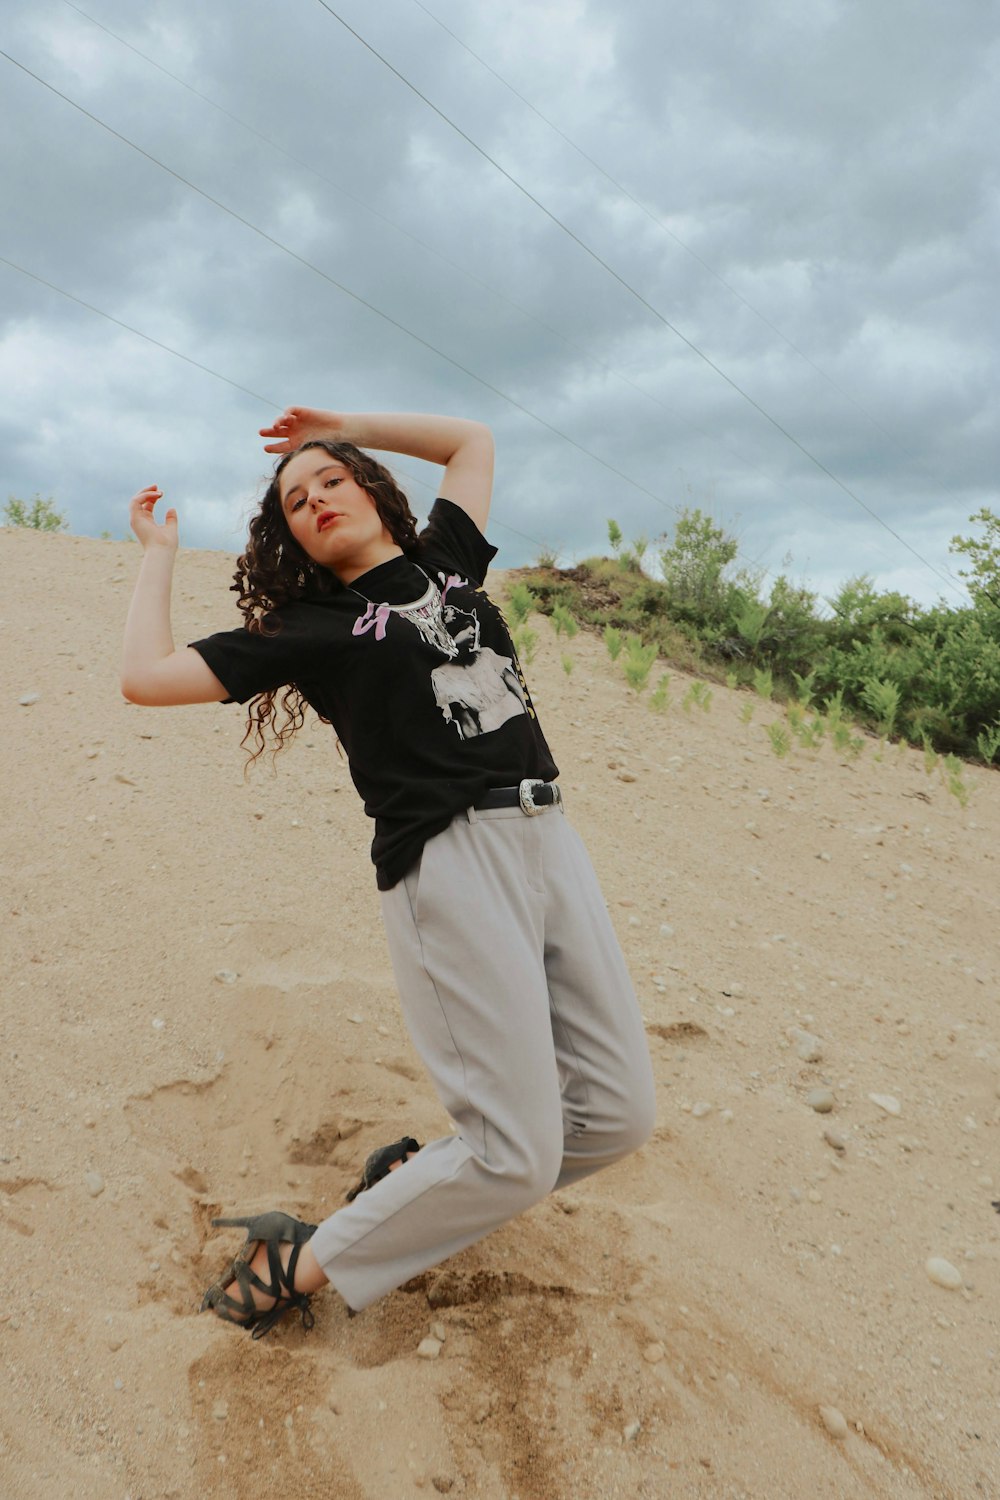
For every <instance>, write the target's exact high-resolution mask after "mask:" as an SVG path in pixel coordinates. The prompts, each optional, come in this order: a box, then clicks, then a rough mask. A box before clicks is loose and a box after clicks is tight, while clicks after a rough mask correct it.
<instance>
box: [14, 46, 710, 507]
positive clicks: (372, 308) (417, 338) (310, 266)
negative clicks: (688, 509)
mask: <svg viewBox="0 0 1000 1500" xmlns="http://www.w3.org/2000/svg"><path fill="white" fill-rule="evenodd" d="M0 57H3V58H5V59H6V61H7V62H9V63H12V64H13V66H14V67H15V68H18V69H20V71H21V72H22V73H26V74H27V76H28V77H29V78H32V79H34V81H35V82H36V83H39V84H41V85H42V87H43V88H45V89H48V90H49V92H50V93H52V94H55V95H56V97H57V98H59V99H62V100H63V102H64V103H66V104H69V105H70V106H71V107H72V108H73V109H75V110H78V111H79V113H80V114H82V115H84V116H85V117H86V118H87V119H88V120H91V121H93V123H94V124H95V125H99V126H100V127H101V129H102V130H106V131H107V132H108V134H109V135H112V136H114V138H115V139H116V140H118V141H121V142H122V144H123V145H125V146H128V147H130V149H131V150H133V151H135V152H137V153H138V154H139V155H140V156H142V157H145V159H146V160H147V161H150V162H152V163H153V165H154V166H157V167H159V168H160V169H161V170H162V171H164V172H166V173H168V174H169V176H171V177H173V178H174V179H175V180H176V181H177V182H179V183H181V184H182V185H183V186H184V187H186V188H190V189H191V191H192V192H193V193H197V194H198V196H199V197H200V198H204V199H205V200H206V202H208V203H211V204H212V205H213V206H214V207H215V208H218V209H219V210H221V212H222V213H224V214H228V215H229V217H230V218H232V219H235V220H236V222H237V223H238V224H242V225H243V226H244V228H246V229H249V230H251V231H252V232H253V233H254V234H256V235H258V236H259V237H260V238H261V239H262V240H265V241H266V242H267V243H268V244H269V245H273V246H274V247H275V249H277V250H281V251H282V252H283V253H284V254H285V255H288V256H290V257H291V258H292V260H295V261H297V262H298V264H299V265H301V266H305V268H306V269H307V270H309V271H313V272H314V273H315V274H316V275H317V276H320V277H322V279H323V280H324V281H326V282H329V284H330V285H331V286H332V287H335V288H336V289H337V291H339V292H343V294H344V295H345V296H346V297H350V298H351V300H352V301H354V302H357V303H358V304H359V305H360V306H361V307H364V308H366V309H367V311H368V312H372V313H374V314H375V315H376V317H379V318H381V319H382V320H383V321H384V322H386V323H388V324H390V325H391V326H392V327H393V328H396V329H398V330H399V332H400V333H405V334H406V335H407V337H408V338H411V339H413V340H414V342H415V343H417V344H420V345H421V347H422V348H424V349H428V350H430V352H431V353H432V354H436V355H437V356H438V357H439V358H440V359H443V360H444V361H445V362H446V363H447V364H450V365H451V366H453V368H454V369H456V370H459V371H460V372H461V373H462V374H463V375H467V376H468V377H469V379H470V380H474V381H476V383H477V384H478V385H481V386H483V387H484V389H485V390H488V391H491V392H492V393H493V394H494V395H495V396H499V397H500V399H501V400H503V401H506V402H507V403H508V404H509V405H510V406H512V407H514V408H515V410H517V411H520V412H522V413H523V414H524V415H525V416H527V417H530V418H531V420H532V421H533V422H537V423H538V425H539V426H540V427H544V428H545V429H546V431H547V432H551V433H553V434H554V436H556V437H559V438H562V439H563V441H564V442H566V443H569V444H570V446H571V447H573V448H576V449H577V451H578V452H580V453H582V454H584V455H585V457H587V458H589V459H592V460H593V461H594V462H595V463H598V464H600V465H601V467H602V468H604V469H607V470H608V472H609V473H611V474H615V475H616V476H617V477H618V478H619V479H621V480H624V482H625V483H626V484H629V485H631V486H632V488H633V489H636V490H638V491H640V493H641V494H644V495H647V496H648V497H649V498H650V499H651V500H655V501H656V503H657V505H661V506H662V507H663V508H664V509H665V510H672V511H674V513H675V514H677V515H679V514H680V511H679V509H678V507H677V506H675V505H671V504H670V502H669V501H667V500H664V499H663V497H662V495H657V494H656V492H655V491H654V490H651V489H648V488H647V487H646V486H645V485H644V484H640V483H639V481H638V480H637V479H632V478H631V477H630V476H629V475H628V474H624V473H623V472H622V470H621V469H618V468H616V467H615V465H614V464H611V463H608V461H607V459H604V458H601V456H600V454H598V453H594V452H592V451H591V450H590V449H589V448H585V447H584V446H583V444H582V443H578V442H577V441H576V439H575V438H572V437H570V435H569V434H568V433H566V432H563V431H562V430H561V429H560V428H558V427H555V426H554V425H553V424H552V423H551V422H547V421H546V420H545V418H544V417H540V416H539V415H538V413H537V412H534V411H532V410H531V409H530V407H527V406H524V405H523V404H522V403H521V402H520V401H517V400H516V399H515V398H514V397H513V396H510V395H508V393H507V392H506V391H503V390H501V389H500V387H499V386H496V385H493V384H492V383H491V382H490V381H488V380H486V379H485V378H484V377H483V376H482V375H477V374H476V372H475V371H474V370H470V369H469V368H468V366H467V365H463V364H462V363H461V361H460V360H457V359H455V358H453V356H452V355H450V354H446V353H445V352H444V350H442V349H439V348H438V347H437V345H436V344H432V343H431V342H430V341H429V340H428V339H425V338H423V337H421V335H420V334H419V333H414V331H413V330H412V329H411V328H407V326H406V324H405V323H400V322H399V320H398V319H396V318H393V317H391V316H390V314H389V313H386V312H383V311H382V309H381V308H380V307H376V305H375V303H373V302H369V301H367V299H366V298H364V297H362V296H360V295H359V294H358V293H357V292H353V291H352V290H351V288H350V287H349V286H345V285H344V283H343V282H341V281H338V280H337V279H336V277H334V276H331V275H329V273H328V272H326V271H324V270H323V269H322V268H321V267H320V266H317V265H315V264H314V263H313V262H312V261H310V260H306V258H305V256H303V255H299V254H298V253H297V251H295V250H292V249H290V247H289V246H288V245H285V244H283V243H282V241H281V240H278V239H275V237H274V236H273V235H271V234H268V233H267V231H266V230H264V229H261V228H259V227H258V226H257V225H256V224H254V223H253V222H252V221H251V220H250V219H247V218H244V216H243V215H242V214H239V213H237V212H236V210H235V209H233V208H230V207H229V206H228V205H227V204H225V203H223V202H221V201H220V199H218V198H214V197H213V196H212V194H211V193H207V192H206V191H205V190H204V188H200V187H198V186H197V184H196V183H193V182H191V181H190V180H189V179H188V178H187V177H184V176H182V174H181V173H180V172H177V171H175V170H174V168H173V167H168V166H167V165H166V163H165V162H162V161H160V160H159V158H158V157H155V156H153V155H152V153H151V152H149V151H146V150H144V149H143V147H142V146H138V145H136V143H135V142H134V141H132V140H129V138H128V136H125V135H122V133H121V132H120V131H118V130H115V129H114V127H113V126H111V125H108V124H107V123H106V122H105V121H104V120H102V119H100V118H99V116H97V115H95V114H92V113H91V111H90V110H88V109H85V108H84V107H83V105H82V104H78V103H77V102H76V100H75V99H71V98H70V97H69V95H68V94H64V93H62V91H61V90H60V89H57V88H56V87H55V85H54V84H51V83H49V82H48V81H47V80H46V79H44V78H42V77H40V76H39V75H38V74H37V73H34V72H32V70H31V69H30V68H28V67H26V66H25V65H24V63H22V62H19V61H18V60H17V58H16V57H11V55H10V53H9V52H4V51H3V50H2V49H0Z"/></svg>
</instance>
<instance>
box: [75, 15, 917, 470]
mask: <svg viewBox="0 0 1000 1500" xmlns="http://www.w3.org/2000/svg"><path fill="white" fill-rule="evenodd" d="M412 3H413V4H414V5H415V6H416V7H417V9H418V10H422V11H423V13H424V15H425V16H427V17H428V18H429V19H430V20H431V21H433V22H434V24H435V25H436V26H439V27H440V28H441V30H442V31H443V32H445V33H446V35H448V36H450V37H451V39H452V41H453V42H455V43H456V44H457V45H458V46H459V47H461V48H462V50H463V51H464V52H467V53H468V54H469V56H470V57H472V58H474V59H475V61H476V62H477V63H478V64H479V65H480V67H481V68H485V70H486V72H487V73H489V74H490V76H491V77H493V78H495V79H496V80H497V82H498V83H502V84H503V86H504V88H505V89H507V90H508V91H509V92H510V93H512V94H513V95H514V98H515V99H518V100H520V102H521V103H522V104H523V105H524V106H525V108H526V109H529V110H530V111H531V113H532V114H533V115H535V116H536V117H537V118H538V119H539V120H541V121H542V123H543V124H544V125H547V126H548V128H549V129H550V130H552V131H554V132H555V134H556V135H557V136H559V138H560V140H563V141H565V142H566V144H567V146H569V147H571V149H572V150H574V151H575V152H576V153H577V155H578V156H580V157H582V158H583V160H584V161H585V162H587V163H588V164H589V165H590V166H592V167H593V168H594V170H595V171H596V172H599V173H600V174H601V176H602V177H603V178H604V180H605V181H606V182H610V184H611V186H612V187H613V188H614V189H615V190H616V191H617V192H619V193H620V194H621V195H622V197H623V198H627V199H628V201H629V203H631V204H633V205H634V206H635V207H636V208H637V209H638V210H639V211H640V213H643V214H645V216H646V218H647V219H649V221H650V223H652V224H655V225H656V227H657V228H658V229H660V230H662V231H663V233H664V234H665V235H667V237H668V238H669V239H671V240H673V242H674V244H675V245H677V246H678V248H679V249H681V250H683V251H684V253H685V254H686V255H690V257H691V259H692V260H694V261H696V262H697V263H698V265H699V266H701V267H702V269H703V270H705V271H707V272H708V274H709V275H710V276H713V277H714V278H715V280H716V281H717V282H718V283H719V285H720V286H724V287H725V289H726V291H727V292H729V293H731V295H732V296H734V297H735V298H736V300H737V301H738V302H741V303H742V304H743V306H744V307H745V308H746V309H747V311H748V312H752V313H753V315H754V317H755V318H759V319H760V321H761V322H762V323H763V324H764V326H765V327H766V328H769V329H770V330H771V332H772V333H774V334H777V336H778V338H779V339H781V340H782V342H783V343H785V344H787V345H788V347H789V349H791V350H792V351H793V352H794V353H795V354H797V355H798V356H799V358H800V359H804V360H805V362H806V364H807V365H809V366H811V368H812V369H814V370H815V371H816V373H817V375H819V376H820V377H821V378H822V379H823V380H825V381H826V383H827V384H828V385H829V386H830V388H831V389H832V390H835V391H836V392H837V394H838V395H839V396H842V397H843V398H844V400H845V401H849V402H850V404H851V405H852V406H853V407H854V408H855V409H856V410H857V411H859V412H860V413H861V415H862V416H863V417H865V418H866V419H867V420H868V421H869V422H870V423H871V424H872V426H873V427H875V428H877V430H878V431H879V432H881V433H882V434H883V436H884V437H887V438H888V439H889V441H890V442H891V443H892V444H893V445H894V446H895V447H896V448H898V449H899V451H900V452H901V453H906V454H907V456H908V457H916V455H914V454H910V453H908V450H907V449H905V448H903V447H902V445H901V444H900V443H899V441H898V440H897V439H896V438H895V437H894V436H893V434H892V433H891V432H890V431H889V429H888V428H887V427H883V425H882V423H881V422H880V421H879V420H878V419H877V418H876V417H873V416H872V414H871V412H870V411H868V409H867V407H865V406H863V405H862V404H861V402H860V401H858V400H857V398H856V397H854V396H852V395H851V393H850V391H845V390H844V388H843V386H841V385H839V384H838V383H837V381H836V380H834V379H833V377H832V375H828V374H827V372H826V371H825V370H824V369H823V368H822V367H821V366H820V365H818V364H817V363H816V361H815V360H814V359H812V358H811V357H810V356H809V355H808V354H806V352H805V351H804V350H803V349H800V348H799V346H798V344H796V343H795V342H794V341H793V340H792V339H790V338H789V337H788V335H787V334H786V333H784V332H782V330H781V329H780V328H779V327H778V326H777V324H775V323H772V322H771V320H770V318H768V317H767V316H766V315H765V314H764V313H762V312H761V311H760V309H759V308H758V307H754V305H753V303H752V302H750V301H749V300H748V299H747V298H746V297H744V295H743V293H742V292H740V291H739V290H738V289H737V288H736V287H734V286H733V284H732V282H730V281H727V280H726V278H725V277H724V276H723V275H722V274H721V272H719V271H717V270H716V269H715V267H714V266H713V265H711V264H710V262H709V261H707V260H705V259H704V257H703V256H701V255H699V254H698V252H697V250H694V249H692V247H691V246H690V245H689V244H687V243H686V241H684V240H682V239H681V237H680V235H678V234H675V233H674V231H673V230H672V229H671V228H670V226H669V224H665V223H664V221H663V220H662V219H661V218H660V216H659V214H655V213H654V212H653V210H652V209H651V208H650V207H649V206H648V205H647V204H645V203H643V202H642V200H641V199H640V198H637V197H636V196H635V194H634V193H631V192H629V190H628V188H627V187H625V185H624V183H621V182H619V181H618V178H617V177H613V176H612V175H611V173H610V172H609V171H608V170H607V168H605V167H602V166H601V163H600V162H599V161H596V160H595V158H594V157H593V156H591V155H590V153H589V152H587V151H585V150H584V149H583V147H582V146H581V145H579V143H578V142H577V141H574V140H573V139H572V137H571V136H569V135H567V134H566V132H565V130H562V129H560V127H559V126H558V125H557V124H556V123H555V121H554V120H550V119H549V117H548V115H546V114H543V112H542V111H541V110H540V109H539V108H538V107H537V105H535V104H532V102H531V100H530V99H527V98H525V96H524V94H522V93H521V92H520V91H519V90H518V89H516V88H515V87H514V85H513V84H512V83H511V82H510V81H509V79H506V78H504V76H503V74H502V73H498V72H497V70H496V68H494V67H491V66H490V64H489V63H488V62H487V61H486V59H485V58H484V57H481V56H480V54H479V53H478V52H475V51H473V49H472V48H471V47H470V46H469V45H468V43H467V42H464V41H463V40H462V38H461V37H460V36H458V34H457V33H456V32H454V31H452V29H451V27H450V26H447V25H445V23H444V21H442V20H441V17H440V16H436V15H435V14H434V12H433V11H432V10H430V9H429V8H428V7H427V6H426V5H424V4H423V0H412ZM66 4H69V0H66ZM74 9H75V7H74ZM917 461H918V462H919V461H920V460H919V458H918V460H917Z"/></svg>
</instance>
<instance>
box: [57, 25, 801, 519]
mask: <svg viewBox="0 0 1000 1500" xmlns="http://www.w3.org/2000/svg"><path fill="white" fill-rule="evenodd" d="M63 4H64V5H66V6H68V8H69V9H70V10H72V11H75V12H76V14H77V15H78V16H82V17H83V19H84V20H85V21H89V22H90V23H91V25H93V26H96V27H97V28H98V30H100V31H103V32H104V33H105V35H106V36H110V37H112V38H113V39H114V40H115V41H116V42H118V43H119V44H120V45H121V46H122V47H125V48H127V49H128V51H129V52H132V53H134V55H135V56H136V57H140V58H141V59H142V60H143V62H145V63H148V64H149V66H150V67H153V68H155V69H156V70H157V72H159V73H162V74H163V75H164V77H166V78H169V79H171V80H172V82H174V83H176V84H179V85H180V87H181V88H183V89H186V90H187V91H188V93H190V94H193V95H194V97H195V98H196V99H200V100H201V101H202V103H203V104H207V105H208V106H209V108H211V109H213V110H215V111H216V112H217V113H218V114H221V115H223V116H224V117H225V118H226V119H227V120H231V121H232V122H233V124H234V125H237V126H239V127H240V128H241V129H242V130H246V131H248V132H249V134H251V135H253V136H255V137H256V138H257V140H259V141H263V143H264V144H265V145H266V146H270V147H271V149H272V150H273V151H277V152H278V154H279V155H281V156H283V157H284V158H285V159H286V160H287V161H290V162H293V163H294V164H295V165H296V166H297V167H301V168H302V170H303V171H306V172H309V173H310V174H311V175H312V176H314V177H316V178H317V179H318V181H320V182H324V183H326V184H327V185H328V186H329V187H332V188H334V189H335V191H336V192H337V194H338V196H339V197H341V198H346V199H349V200H350V202H352V203H356V204H358V205H359V207H361V208H363V209H364V210H365V212H366V213H369V214H371V215H372V216H373V217H374V218H376V219H378V220H380V221H381V222H382V223H383V224H387V225H388V226H389V227H390V228H391V229H393V230H394V231H395V232H396V233H397V234H401V235H403V236H405V238H406V239H408V240H410V241H411V243H413V244H415V245H419V246H420V248H421V249H422V250H425V251H427V253H428V254H429V255H433V256H435V257H436V258H437V259H438V260H440V261H441V262H442V263H443V264H444V265H446V266H448V267H449V268H450V269H451V270H453V271H457V272H458V273H459V275H461V276H464V277H466V278H467V280H469V281H471V282H472V283H473V284H474V285H475V286H479V287H482V288H483V289H484V290H485V291H486V292H488V293H489V294H490V296H493V297H496V298H498V299H499V300H500V301H501V302H504V303H506V305H507V306H508V307H512V308H514V309H515V311H516V312H518V313H520V314H521V315H522V317H525V318H527V319H528V320H529V321H530V322H532V323H535V324H536V325H537V326H538V327H539V328H544V329H545V330H546V332H548V333H551V334H552V335H553V337H554V338H557V339H559V341H560V342H561V343H562V344H564V345H565V346H566V348H567V349H570V350H572V351H573V352H574V353H575V354H578V355H579V356H580V357H581V358H583V359H586V360H588V361H589V362H590V363H591V364H593V365H596V367H597V368H598V369H599V370H602V371H603V372H604V373H605V374H606V375H611V376H613V377H614V378H615V379H616V380H620V381H621V382H622V383H623V384H624V385H627V386H628V387H629V389H630V390H633V391H635V392H636V394H637V395H639V396H642V397H643V399H644V400H646V401H649V402H651V403H652V404H653V405H654V406H656V407H658V408H659V410H660V411H666V412H671V411H672V409H671V408H670V407H669V406H668V405H667V403H666V402H665V401H662V400H661V399H660V398H659V397H658V396H654V395H653V393H652V392H651V391H647V390H646V389H644V387H643V386H641V385H639V384H638V383H637V382H636V381H634V380H632V379H631V378H630V377H629V376H628V375H625V374H623V373H622V371H620V370H617V369H615V367H614V366H613V365H610V364H608V363H607V361H605V360H602V359H599V358H598V357H597V356H596V355H594V354H591V353H590V352H589V350H587V349H584V348H583V347H582V346H581V345H580V344H577V343H575V342H574V341H573V340H572V339H570V338H567V336H566V335H565V334H564V333H562V332H561V331H560V330H559V329H558V328H554V327H553V326H552V324H551V323H546V322H545V320H544V319H543V318H540V317H538V315H537V313H534V312H532V311H531V310H530V309H529V308H526V307H524V306H522V305H521V304H520V303H519V302H515V301H514V300H513V298H510V297H508V296H507V295H506V294H505V293H504V292H501V291H500V290H499V289H498V288H496V287H494V286H491V285H490V283H489V282H487V281H484V280H483V278H482V277H480V276H477V275H475V273H474V272H472V271H469V270H468V269H467V268H466V267H465V266H461V265H459V263H458V262H457V261H454V260H452V259H451V258H450V257H449V256H447V255H444V254H443V253H442V252H441V251H440V250H438V249H437V248H436V246H434V245H431V244H429V243H428V242H427V241H426V240H423V239H421V238H420V237H419V235H415V234H413V233H412V232H411V231H410V230H408V229H404V228H403V226H402V225H401V224H397V223H396V221H395V220H394V219H391V218H390V217H389V216H388V214H384V213H383V212H382V211H381V209H378V208H375V207H374V206H373V205H372V204H370V203H367V202H366V201H365V200H364V199H363V198H359V197H358V196H357V195H356V194H355V193H352V192H351V191H350V189H349V188H346V187H344V185H343V184H342V183H339V182H337V181H335V180H334V179H333V178H332V177H328V176H327V175H326V174H325V173H324V172H321V171H319V170H318V168H316V167H313V166H312V165H310V163H309V162H307V161H304V160H303V159H302V157H300V156H296V155H295V154H294V153H293V152H291V151H288V150H286V148H285V147H284V146H279V145H278V143H277V142H276V141H274V140H272V139H271V137H270V136H267V135H265V134H264V133H263V132H262V131H260V130H258V129H257V128H256V126H254V125H251V124H249V123H248V122H247V121H246V120H243V119H241V117H240V116H239V115H236V114H233V112H232V111H231V110H228V109H226V108H225V107H224V106H223V105H221V104H219V103H217V101H216V100H214V99H212V98H211V97H210V96H209V95H208V94H203V93H202V92H201V90H200V89H196V88H195V87H194V85H193V84H191V83H188V81H187V80H186V79H184V78H181V77H180V76H179V75H178V74H177V73H172V72H171V71H170V69H169V68H165V67H164V66H163V64H162V63H158V62H157V61H156V59H155V58H153V57H150V56H149V55H148V53H146V52H143V51H141V50H140V48H138V47H136V46H134V45H133V44H132V43H131V42H129V41H127V40H126V39H125V38H124V37H123V36H120V35H119V33H118V32H116V31H112V29H111V27H110V26H106V25H105V24H104V23H103V22H102V21H98V20H95V18H94V17H93V16H91V15H89V14H88V13H87V12H86V11H85V10H82V9H81V7H80V6H79V5H76V4H74V0H63ZM428 14H430V12H428ZM435 19H436V18H435ZM439 24H440V23H439ZM445 29H446V30H447V28H445ZM450 34H451V33H449V35H450ZM462 45H464V43H463V44H462ZM473 56H475V54H473ZM484 66H485V65H484ZM490 71H492V69H491V70H490ZM497 76H499V75H497ZM519 97H520V96H519ZM675 415H676V414H675ZM680 420H681V421H682V422H683V423H684V425H685V426H687V427H691V428H693V429H694V430H695V431H696V432H700V433H701V434H702V435H703V436H704V437H707V438H708V439H709V441H710V442H713V443H715V444H717V445H718V446H720V447H722V448H724V449H725V451H726V452H727V453H730V454H732V456H733V457H734V458H735V459H737V460H738V461H739V462H740V463H741V464H743V465H744V466H745V467H746V468H748V469H752V470H753V471H754V472H755V473H757V474H760V475H761V476H762V478H765V479H767V480H768V481H769V482H770V483H771V484H776V485H778V487H779V488H781V489H786V490H789V493H791V491H790V487H789V486H788V485H787V484H785V483H784V482H783V481H782V480H775V479H774V478H773V477H772V476H771V475H769V474H768V473H767V472H766V471H765V470H764V469H762V468H761V466H760V465H759V464H757V463H755V462H754V461H753V459H750V458H747V457H746V456H745V455H744V454H741V453H738V452H737V451H736V449H735V448H733V447H731V445H730V444H729V443H727V442H726V441H725V440H723V439H720V438H719V437H717V436H716V435H714V434H712V433H710V432H709V431H708V429H707V428H705V427H702V426H701V424H700V423H699V422H695V421H693V420H692V419H691V418H690V417H687V416H683V417H681V418H680Z"/></svg>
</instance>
